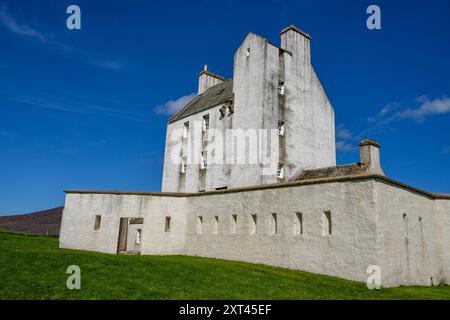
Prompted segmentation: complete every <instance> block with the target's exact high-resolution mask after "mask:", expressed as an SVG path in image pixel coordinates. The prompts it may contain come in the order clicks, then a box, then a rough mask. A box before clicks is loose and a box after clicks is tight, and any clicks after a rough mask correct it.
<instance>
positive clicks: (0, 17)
mask: <svg viewBox="0 0 450 320" xmlns="http://www.w3.org/2000/svg"><path fill="white" fill-rule="evenodd" d="M0 22H1V23H2V24H3V25H4V26H5V27H6V28H7V29H9V30H10V31H11V32H14V33H16V34H19V35H22V36H28V37H33V38H36V39H39V40H40V41H42V42H47V41H48V39H47V37H46V36H44V35H43V34H42V33H40V32H38V31H37V30H35V29H33V28H32V27H30V26H28V25H25V24H19V23H18V22H16V21H15V20H14V18H13V17H12V16H11V15H10V13H9V12H8V10H7V9H6V6H5V5H3V6H1V7H0Z"/></svg>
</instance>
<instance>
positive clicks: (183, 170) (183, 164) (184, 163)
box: [180, 157, 187, 174]
mask: <svg viewBox="0 0 450 320" xmlns="http://www.w3.org/2000/svg"><path fill="white" fill-rule="evenodd" d="M186 169H187V158H186V157H183V158H181V164H180V173H183V174H184V173H186Z"/></svg>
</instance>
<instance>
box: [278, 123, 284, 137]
mask: <svg viewBox="0 0 450 320" xmlns="http://www.w3.org/2000/svg"><path fill="white" fill-rule="evenodd" d="M278 135H279V136H284V122H283V121H278Z"/></svg>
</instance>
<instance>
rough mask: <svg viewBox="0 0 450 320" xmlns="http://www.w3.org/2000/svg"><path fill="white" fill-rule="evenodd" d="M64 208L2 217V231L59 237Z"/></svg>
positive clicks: (0, 227) (0, 226) (0, 221)
mask: <svg viewBox="0 0 450 320" xmlns="http://www.w3.org/2000/svg"><path fill="white" fill-rule="evenodd" d="M63 208H64V207H58V208H53V209H48V210H43V211H37V212H33V213H28V214H20V215H13V216H3V217H0V229H3V230H8V231H20V232H26V233H32V234H40V235H49V236H59V229H60V227H61V217H62V211H63Z"/></svg>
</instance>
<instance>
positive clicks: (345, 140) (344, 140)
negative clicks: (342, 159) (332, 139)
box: [336, 123, 357, 152]
mask: <svg viewBox="0 0 450 320" xmlns="http://www.w3.org/2000/svg"><path fill="white" fill-rule="evenodd" d="M336 138H337V141H336V150H337V151H338V152H352V151H355V150H356V140H357V137H355V135H354V134H353V133H352V132H351V131H350V129H348V128H346V127H345V125H344V124H343V123H341V124H340V125H338V126H337V127H336Z"/></svg>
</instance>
